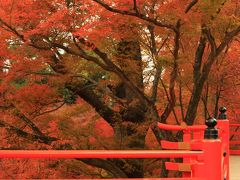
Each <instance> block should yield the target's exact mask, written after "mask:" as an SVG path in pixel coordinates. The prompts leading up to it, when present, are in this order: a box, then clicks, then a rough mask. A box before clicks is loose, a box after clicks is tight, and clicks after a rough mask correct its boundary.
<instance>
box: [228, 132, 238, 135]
mask: <svg viewBox="0 0 240 180" xmlns="http://www.w3.org/2000/svg"><path fill="white" fill-rule="evenodd" d="M230 134H232V135H240V132H230Z"/></svg>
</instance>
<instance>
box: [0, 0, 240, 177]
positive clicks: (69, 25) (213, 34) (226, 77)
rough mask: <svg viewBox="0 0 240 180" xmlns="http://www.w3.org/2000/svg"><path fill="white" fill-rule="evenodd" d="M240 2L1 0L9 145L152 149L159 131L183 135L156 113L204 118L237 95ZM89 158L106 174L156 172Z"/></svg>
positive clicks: (0, 95) (134, 163) (1, 100)
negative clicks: (150, 141) (162, 127)
mask: <svg viewBox="0 0 240 180" xmlns="http://www.w3.org/2000/svg"><path fill="white" fill-rule="evenodd" d="M173 9H174V11H173ZM239 9H240V8H239V3H238V1H237V0H232V1H226V0H214V1H195V0H193V1H188V0H181V1H178V0H174V1H169V0H159V1H156V0H147V1H146V0H138V1H136V0H124V1H118V0H115V1H108V0H105V1H102V0H86V1H84V2H83V1H79V0H74V1H73V0H72V1H70V0H68V1H63V0H54V1H51V2H49V1H45V0H41V1H40V0H37V1H31V0H23V1H21V2H17V1H14V0H6V1H4V2H2V3H1V5H0V42H1V49H0V68H1V72H0V73H1V74H0V111H1V116H0V117H1V119H0V126H1V127H2V128H3V131H2V133H3V134H4V137H5V141H3V142H4V143H3V145H2V146H3V148H5V146H6V144H8V145H10V147H9V148H23V147H25V146H27V145H29V143H31V142H32V141H36V142H38V143H37V144H36V145H35V148H40V147H41V146H42V144H45V145H44V146H46V147H45V148H48V149H50V148H60V149H72V148H73V149H83V148H85V149H86V148H87V149H93V148H101V149H109V148H113V149H144V148H146V139H147V138H146V135H147V134H151V133H153V134H154V138H156V139H157V142H159V140H160V139H163V138H165V139H171V140H178V137H177V136H176V135H174V134H171V133H166V132H162V131H159V130H158V128H157V127H156V122H162V123H174V124H180V123H181V122H183V121H184V122H186V123H187V124H188V125H192V124H193V123H195V122H196V120H197V123H203V120H204V119H205V118H206V117H207V116H211V115H212V114H213V115H214V116H216V114H217V109H218V107H219V104H220V103H231V104H234V103H233V101H235V99H231V98H229V94H231V93H232V94H231V97H232V95H236V94H233V93H234V91H235V90H236V91H237V90H238V87H239V86H238V82H237V81H238V78H237V77H238V71H237V69H238V67H239V63H238V60H239V57H238V55H239V48H238V47H239V32H240V24H239V22H240V14H239V13H240V12H239ZM210 77H211V78H210ZM231 77H234V78H235V79H236V80H235V81H233V80H232V78H231ZM232 86H234V89H233V88H231V87H232ZM229 88H231V90H228V89H229ZM233 90H234V91H233ZM226 97H228V98H226ZM230 99H231V100H230ZM237 107H238V103H235V104H234V107H233V110H234V108H237ZM64 108H66V109H67V111H68V112H67V111H66V110H64ZM93 109H94V111H93ZM62 113H63V114H62ZM59 114H61V115H62V117H64V118H61V117H60V116H59ZM103 119H104V120H103ZM98 122H102V124H101V125H102V126H105V128H107V130H108V132H109V133H110V136H108V138H107V140H108V142H107V141H103V142H104V143H100V142H101V140H100V139H98V136H97V135H98V133H99V132H98V133H97V132H96V130H95V129H96V123H98ZM104 123H105V125H103V124H104ZM97 127H99V126H97ZM13 134H14V135H16V136H17V139H18V141H19V142H21V143H22V144H21V143H17V144H16V143H14V142H15V140H16V139H15V140H14V138H12V137H9V135H13ZM14 137H15V136H14ZM104 138H105V139H106V134H105V135H104V136H103V139H104ZM6 140H7V141H6ZM83 141H85V142H86V143H84V144H82V142H83ZM80 142H81V143H80ZM156 148H161V147H160V146H159V145H157V147H156ZM81 161H82V162H84V163H86V164H89V165H92V166H95V167H98V168H100V169H104V172H106V176H113V177H143V176H144V175H145V176H148V175H149V174H147V171H146V168H147V165H146V164H147V163H148V162H147V161H143V160H123V159H119V160H113V159H107V160H100V159H95V160H90V159H86V160H81ZM163 172H164V171H163ZM162 176H167V173H162Z"/></svg>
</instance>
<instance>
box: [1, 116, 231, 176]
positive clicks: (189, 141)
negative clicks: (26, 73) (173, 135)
mask: <svg viewBox="0 0 240 180" xmlns="http://www.w3.org/2000/svg"><path fill="white" fill-rule="evenodd" d="M211 120H213V119H211ZM209 122H210V123H209ZM209 122H207V123H206V124H207V125H208V127H207V126H206V125H194V126H177V125H167V124H161V123H158V127H159V128H160V129H162V130H170V131H183V142H169V141H161V145H162V147H163V149H165V150H143V151H142V150H127V151H125V150H107V151H106V150H67V151H60V150H43V151H42V150H27V151H24V150H0V158H182V159H183V162H182V163H176V162H166V163H165V165H166V168H167V169H168V170H176V171H181V172H183V177H182V178H163V179H161V180H164V179H168V180H177V179H179V180H180V179H181V180H190V179H191V180H223V179H224V180H225V179H226V180H229V121H228V120H219V121H218V124H217V126H216V128H215V127H214V125H215V124H214V123H213V122H215V121H209ZM155 179H156V178H155Z"/></svg>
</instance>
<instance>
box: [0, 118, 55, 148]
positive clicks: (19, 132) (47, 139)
mask: <svg viewBox="0 0 240 180" xmlns="http://www.w3.org/2000/svg"><path fill="white" fill-rule="evenodd" d="M0 127H4V128H6V129H7V131H10V132H14V133H16V134H17V135H19V136H20V137H23V138H26V139H29V140H32V141H40V142H42V143H45V144H51V143H52V142H53V141H57V140H59V139H58V138H55V137H49V136H44V135H43V136H39V135H35V134H31V133H28V132H25V131H23V130H21V129H19V128H17V127H15V126H13V125H10V124H8V123H7V122H5V121H3V120H0Z"/></svg>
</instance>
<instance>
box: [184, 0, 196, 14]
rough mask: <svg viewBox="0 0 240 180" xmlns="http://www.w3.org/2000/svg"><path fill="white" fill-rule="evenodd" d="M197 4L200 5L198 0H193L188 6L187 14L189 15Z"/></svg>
mask: <svg viewBox="0 0 240 180" xmlns="http://www.w3.org/2000/svg"><path fill="white" fill-rule="evenodd" d="M197 3H198V0H192V1H191V2H190V3H189V4H188V6H187V8H186V9H185V13H186V14H187V13H188V12H189V11H190V10H191V9H192V8H193V6H195V5H196V4H197Z"/></svg>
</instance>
